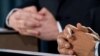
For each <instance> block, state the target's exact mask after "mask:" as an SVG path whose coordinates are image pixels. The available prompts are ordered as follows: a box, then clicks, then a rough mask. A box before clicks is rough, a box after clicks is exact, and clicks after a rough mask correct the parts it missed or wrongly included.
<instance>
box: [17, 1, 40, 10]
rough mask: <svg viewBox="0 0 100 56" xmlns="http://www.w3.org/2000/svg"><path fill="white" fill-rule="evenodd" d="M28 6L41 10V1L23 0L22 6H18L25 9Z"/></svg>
mask: <svg viewBox="0 0 100 56" xmlns="http://www.w3.org/2000/svg"><path fill="white" fill-rule="evenodd" d="M28 6H36V7H37V8H38V9H39V7H40V6H39V1H38V0H23V3H22V4H21V6H18V8H24V7H28Z"/></svg>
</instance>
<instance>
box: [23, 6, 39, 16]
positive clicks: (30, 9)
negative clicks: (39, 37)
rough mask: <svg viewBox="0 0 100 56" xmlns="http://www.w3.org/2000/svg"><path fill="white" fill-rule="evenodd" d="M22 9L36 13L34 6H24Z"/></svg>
mask: <svg viewBox="0 0 100 56" xmlns="http://www.w3.org/2000/svg"><path fill="white" fill-rule="evenodd" d="M23 10H24V11H27V12H30V13H35V14H37V8H36V7H35V6H30V7H25V8H24V9H23Z"/></svg>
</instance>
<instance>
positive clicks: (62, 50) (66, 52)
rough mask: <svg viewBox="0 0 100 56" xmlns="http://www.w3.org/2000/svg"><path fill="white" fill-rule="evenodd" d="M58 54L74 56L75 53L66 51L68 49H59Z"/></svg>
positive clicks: (69, 50) (70, 50)
mask: <svg viewBox="0 0 100 56" xmlns="http://www.w3.org/2000/svg"><path fill="white" fill-rule="evenodd" d="M58 52H59V53H60V54H65V55H72V54H74V51H73V50H72V49H66V48H62V49H60V48H59V47H58Z"/></svg>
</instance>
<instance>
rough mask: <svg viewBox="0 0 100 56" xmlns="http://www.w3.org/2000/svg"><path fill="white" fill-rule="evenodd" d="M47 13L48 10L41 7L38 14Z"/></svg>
mask: <svg viewBox="0 0 100 56" xmlns="http://www.w3.org/2000/svg"><path fill="white" fill-rule="evenodd" d="M47 13H48V10H47V9H46V8H42V9H41V10H40V11H39V14H40V15H46V14H47Z"/></svg>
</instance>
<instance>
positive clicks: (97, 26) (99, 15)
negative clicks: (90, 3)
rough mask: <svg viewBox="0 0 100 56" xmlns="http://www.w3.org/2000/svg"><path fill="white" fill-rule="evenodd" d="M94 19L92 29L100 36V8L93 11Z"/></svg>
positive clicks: (99, 49) (99, 47)
mask: <svg viewBox="0 0 100 56" xmlns="http://www.w3.org/2000/svg"><path fill="white" fill-rule="evenodd" d="M92 18H93V21H92V28H93V30H95V31H96V32H97V33H98V34H99V35H100V6H99V7H97V8H94V9H93V11H92ZM98 54H99V56H100V43H99V46H98Z"/></svg>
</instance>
